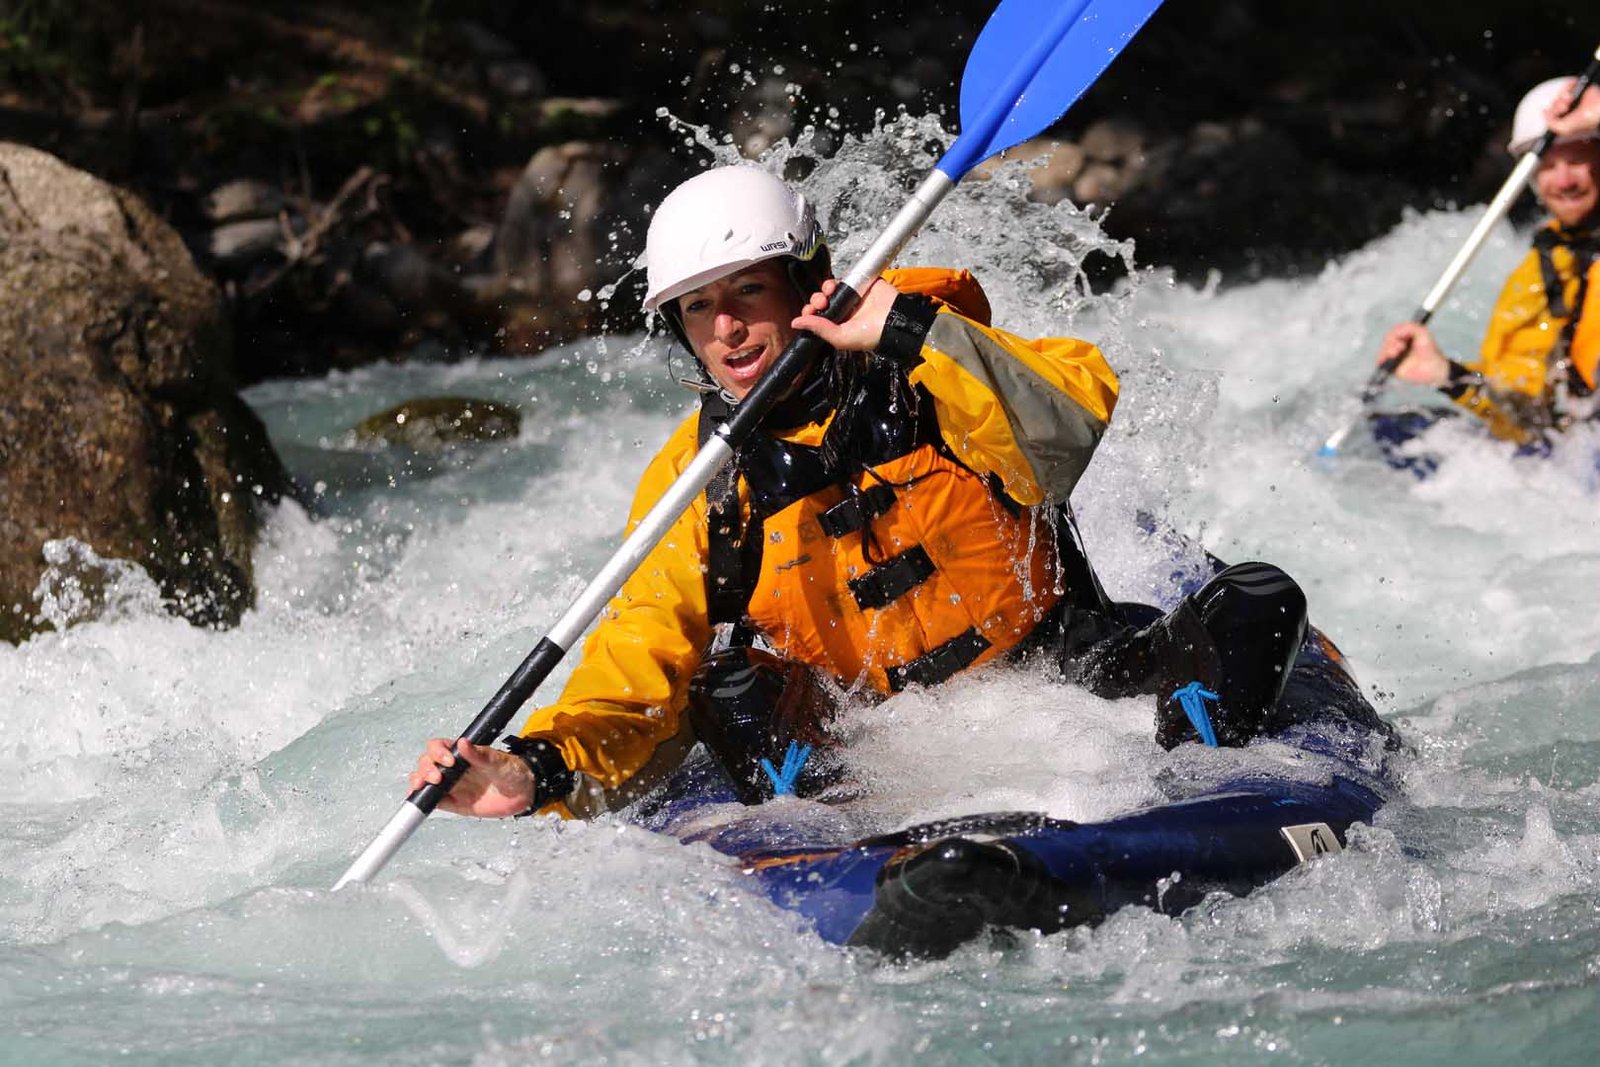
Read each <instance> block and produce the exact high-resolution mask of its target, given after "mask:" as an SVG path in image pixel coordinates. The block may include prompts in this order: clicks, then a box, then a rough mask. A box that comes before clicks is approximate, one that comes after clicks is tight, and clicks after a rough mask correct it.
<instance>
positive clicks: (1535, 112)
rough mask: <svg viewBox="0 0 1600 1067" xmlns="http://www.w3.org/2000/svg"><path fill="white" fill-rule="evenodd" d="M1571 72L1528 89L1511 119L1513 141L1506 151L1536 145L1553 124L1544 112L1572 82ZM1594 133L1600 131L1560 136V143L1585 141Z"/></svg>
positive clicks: (1516, 152) (1517, 152)
mask: <svg viewBox="0 0 1600 1067" xmlns="http://www.w3.org/2000/svg"><path fill="white" fill-rule="evenodd" d="M1572 80H1573V79H1572V77H1571V76H1570V75H1568V76H1566V77H1562V78H1551V79H1550V80H1549V81H1545V82H1540V83H1539V84H1538V85H1535V86H1534V87H1533V88H1532V89H1529V90H1528V95H1526V96H1524V97H1523V98H1522V103H1520V104H1518V105H1517V114H1516V117H1515V118H1513V119H1512V120H1511V143H1510V144H1508V145H1506V151H1508V152H1510V153H1511V154H1512V155H1514V156H1520V155H1522V153H1524V152H1526V151H1528V149H1530V148H1532V147H1533V146H1534V145H1535V144H1536V143H1537V142H1538V140H1539V138H1541V137H1543V136H1544V135H1545V133H1546V132H1547V131H1548V130H1549V127H1548V126H1546V125H1545V123H1544V113H1545V112H1546V111H1547V110H1549V108H1550V103H1551V101H1553V100H1555V99H1556V98H1557V97H1560V96H1561V95H1562V93H1563V91H1564V90H1565V88H1566V86H1567V85H1568V84H1569V83H1571V82H1572ZM1591 137H1600V131H1596V130H1586V131H1584V132H1583V133H1575V134H1571V135H1570V136H1567V137H1557V138H1556V143H1557V144H1565V143H1566V142H1568V141H1585V140H1588V139H1589V138H1591Z"/></svg>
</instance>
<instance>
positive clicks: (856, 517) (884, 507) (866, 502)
mask: <svg viewBox="0 0 1600 1067" xmlns="http://www.w3.org/2000/svg"><path fill="white" fill-rule="evenodd" d="M893 506H894V490H893V489H891V488H889V487H888V486H887V485H884V484H883V483H882V482H879V483H878V484H877V485H874V486H872V487H871V488H868V489H863V490H862V491H861V492H859V493H852V494H851V495H850V496H847V497H845V498H844V499H843V500H841V501H839V502H838V503H837V504H835V505H833V507H831V508H828V509H827V510H825V511H824V512H823V513H822V514H820V515H818V516H817V525H818V526H821V527H822V532H823V533H825V534H827V535H828V536H829V537H831V538H833V539H834V540H838V539H839V538H841V537H843V536H844V535H845V534H848V533H855V532H856V531H857V530H859V529H861V528H862V527H864V526H866V524H867V523H869V522H871V521H872V520H873V519H875V518H877V517H878V516H879V515H882V514H883V513H884V512H886V511H888V510H889V509H890V508H891V507H893Z"/></svg>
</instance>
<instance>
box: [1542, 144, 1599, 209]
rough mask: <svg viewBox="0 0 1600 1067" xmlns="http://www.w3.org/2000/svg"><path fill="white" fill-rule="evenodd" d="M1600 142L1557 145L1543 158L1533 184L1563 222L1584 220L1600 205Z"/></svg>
mask: <svg viewBox="0 0 1600 1067" xmlns="http://www.w3.org/2000/svg"><path fill="white" fill-rule="evenodd" d="M1597 181H1600V141H1597V140H1594V139H1593V138H1590V139H1589V140H1586V141H1571V142H1568V143H1567V144H1554V145H1551V146H1550V148H1549V149H1548V150H1547V151H1546V152H1545V154H1544V155H1543V156H1542V157H1541V158H1540V160H1539V169H1538V170H1536V171H1534V175H1533V185H1534V188H1535V189H1536V190H1537V191H1538V193H1539V200H1540V202H1542V203H1543V204H1544V207H1545V210H1546V211H1548V212H1550V214H1552V215H1554V216H1555V217H1556V221H1558V222H1560V223H1561V224H1562V225H1565V226H1571V225H1574V224H1575V223H1579V222H1582V221H1583V220H1584V219H1585V218H1587V217H1588V216H1589V215H1590V214H1591V213H1592V212H1593V211H1594V209H1595V206H1596V205H1597V204H1600V185H1597V184H1596V183H1597Z"/></svg>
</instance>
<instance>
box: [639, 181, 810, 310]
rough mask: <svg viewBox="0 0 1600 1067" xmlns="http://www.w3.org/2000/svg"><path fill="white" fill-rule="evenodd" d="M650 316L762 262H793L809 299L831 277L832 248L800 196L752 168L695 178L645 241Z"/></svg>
mask: <svg viewBox="0 0 1600 1067" xmlns="http://www.w3.org/2000/svg"><path fill="white" fill-rule="evenodd" d="M644 255H645V272H646V291H645V297H644V307H645V310H646V311H663V312H668V313H669V318H670V311H669V309H668V308H667V306H666V305H670V304H671V302H672V301H674V300H676V299H677V298H678V297H680V296H682V295H683V294H684V293H687V292H688V291H689V290H691V289H694V288H696V287H698V286H701V285H704V284H705V283H707V282H710V281H714V280H716V279H717V278H721V277H723V276H725V275H728V274H732V273H733V272H734V271H736V270H740V269H742V268H744V267H748V266H751V265H753V264H756V263H760V262H762V261H763V260H768V259H776V258H778V257H780V256H784V257H788V258H789V259H791V260H793V261H794V262H795V264H796V265H797V266H798V267H800V268H802V273H801V274H800V275H799V276H798V277H796V279H795V280H796V285H797V286H799V287H801V288H802V289H803V290H804V291H803V292H802V294H801V295H802V296H809V295H810V294H811V293H812V292H814V291H815V290H816V289H817V287H818V286H820V285H821V283H822V282H823V281H824V280H825V279H827V278H828V276H829V262H828V246H827V242H826V241H824V240H823V236H822V227H821V225H819V224H818V222H817V216H816V212H815V211H813V210H812V207H811V204H810V203H809V202H807V200H806V198H805V197H804V196H802V195H801V194H800V192H799V190H797V189H795V188H793V187H792V186H790V185H789V184H788V183H787V182H785V181H784V180H783V179H781V178H779V177H777V176H776V175H774V174H770V173H768V172H767V171H766V170H763V169H762V168H761V167H759V166H756V165H754V164H735V165H733V166H727V167H716V168H713V169H712V170H708V171H704V172H702V173H700V174H697V175H695V176H694V177H693V178H690V179H689V180H688V181H686V182H684V183H683V184H682V185H680V186H678V187H677V188H676V189H674V190H673V191H672V192H670V193H668V194H667V197H666V199H665V200H663V201H661V205H660V206H659V207H658V208H656V212H655V216H654V217H653V218H652V219H651V220H650V231H649V234H648V235H647V236H646V238H645V251H644Z"/></svg>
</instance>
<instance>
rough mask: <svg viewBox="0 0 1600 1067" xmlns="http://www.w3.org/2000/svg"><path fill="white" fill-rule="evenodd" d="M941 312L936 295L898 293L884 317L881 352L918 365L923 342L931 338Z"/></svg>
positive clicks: (905, 363)
mask: <svg viewBox="0 0 1600 1067" xmlns="http://www.w3.org/2000/svg"><path fill="white" fill-rule="evenodd" d="M938 313H939V305H938V304H935V303H934V302H933V298H932V297H928V296H924V295H923V294H921V293H901V294H900V295H899V296H897V297H895V298H894V303H893V304H892V305H890V307H889V315H888V317H887V318H885V319H884V320H883V338H882V340H880V341H879V342H878V354H879V355H881V356H888V357H889V358H890V359H892V360H895V361H896V362H897V363H901V364H904V365H906V366H908V367H909V366H915V365H916V364H917V363H919V362H920V361H921V359H922V342H923V341H924V340H926V339H927V336H928V330H929V329H930V328H932V326H933V318H934V316H935V315H937V314H938Z"/></svg>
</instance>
